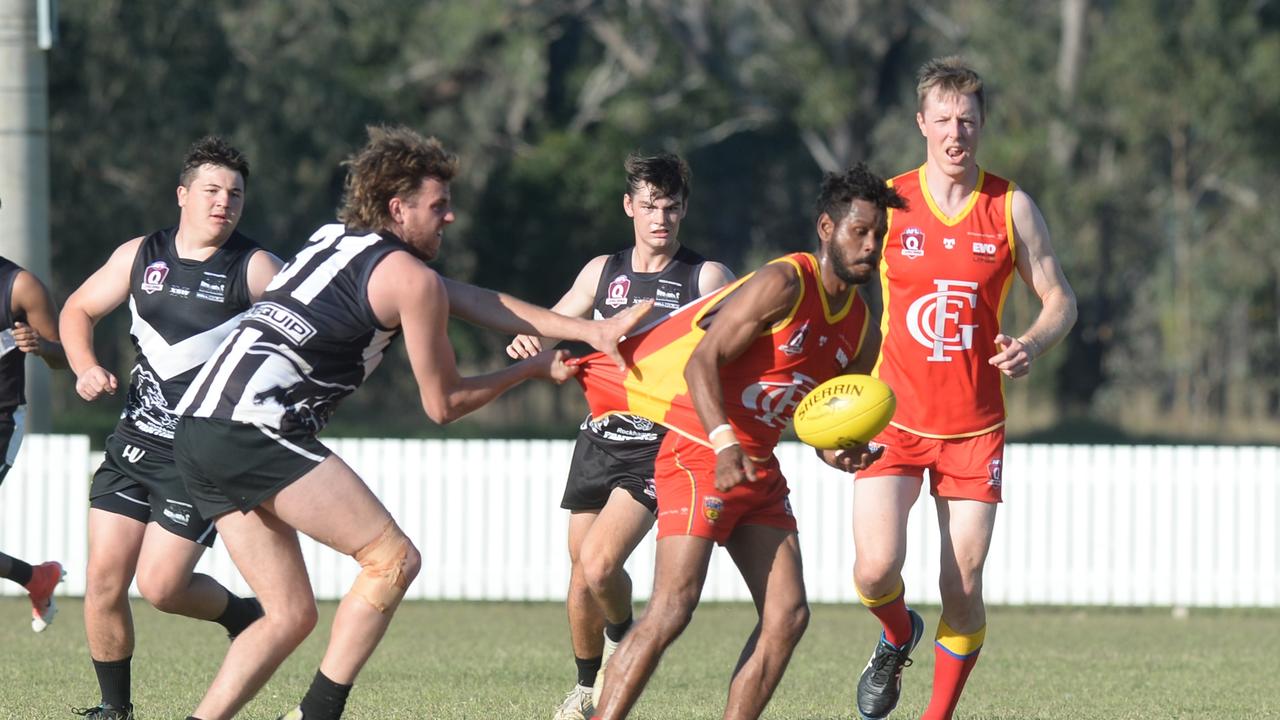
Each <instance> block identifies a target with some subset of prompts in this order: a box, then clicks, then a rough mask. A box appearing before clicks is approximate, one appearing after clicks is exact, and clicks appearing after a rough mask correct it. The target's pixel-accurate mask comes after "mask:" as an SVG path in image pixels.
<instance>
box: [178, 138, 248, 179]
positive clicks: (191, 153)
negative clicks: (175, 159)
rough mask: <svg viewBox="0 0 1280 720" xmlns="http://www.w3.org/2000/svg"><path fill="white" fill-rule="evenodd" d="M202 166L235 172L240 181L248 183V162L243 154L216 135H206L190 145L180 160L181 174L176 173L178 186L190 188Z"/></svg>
mask: <svg viewBox="0 0 1280 720" xmlns="http://www.w3.org/2000/svg"><path fill="white" fill-rule="evenodd" d="M204 165H216V166H218V167H224V168H227V169H228V170H235V171H236V172H238V173H240V178H241V179H242V180H244V181H245V182H248V181H249V161H248V160H247V159H245V156H244V153H242V152H240V151H239V150H237V149H236V148H235V147H233V146H232V145H231V143H229V142H227V141H226V140H223V139H222V138H221V137H219V136H217V135H206V136H204V137H202V138H200V139H199V140H197V141H195V142H194V143H191V147H190V148H188V149H187V156H186V157H185V158H183V160H182V172H180V173H178V184H179V185H181V186H183V187H191V181H192V180H194V179H195V177H196V171H198V170H199V169H200V168H201V167H202V166H204Z"/></svg>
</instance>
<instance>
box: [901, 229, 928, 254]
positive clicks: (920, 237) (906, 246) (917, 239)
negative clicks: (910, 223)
mask: <svg viewBox="0 0 1280 720" xmlns="http://www.w3.org/2000/svg"><path fill="white" fill-rule="evenodd" d="M901 238H902V254H903V255H905V256H907V257H909V258H911V259H912V260H915V259H916V258H918V257H923V256H924V231H923V230H921V229H920V228H915V227H910V228H907V229H906V230H903V231H902V235H901Z"/></svg>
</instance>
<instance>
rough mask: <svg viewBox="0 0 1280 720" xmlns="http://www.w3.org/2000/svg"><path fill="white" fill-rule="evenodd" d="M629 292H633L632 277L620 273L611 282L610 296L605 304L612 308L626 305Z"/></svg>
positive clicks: (605, 300)
mask: <svg viewBox="0 0 1280 720" xmlns="http://www.w3.org/2000/svg"><path fill="white" fill-rule="evenodd" d="M629 292H631V278H629V277H627V276H626V275H619V276H618V277H616V278H614V279H613V280H612V281H611V282H610V283H609V290H608V295H609V296H608V297H606V298H605V299H604V304H605V305H608V306H609V307H612V308H616V307H621V306H623V305H626V304H627V294H628V293H629Z"/></svg>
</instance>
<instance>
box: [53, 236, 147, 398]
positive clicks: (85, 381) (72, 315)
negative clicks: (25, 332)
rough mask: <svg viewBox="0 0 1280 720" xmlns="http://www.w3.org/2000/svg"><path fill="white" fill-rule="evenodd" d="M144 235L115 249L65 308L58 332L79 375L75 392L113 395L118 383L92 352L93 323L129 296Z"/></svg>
mask: <svg viewBox="0 0 1280 720" xmlns="http://www.w3.org/2000/svg"><path fill="white" fill-rule="evenodd" d="M141 244H142V238H140V237H138V238H134V239H132V240H130V241H129V242H127V243H125V244H123V245H121V246H120V247H118V248H116V250H115V252H113V253H111V257H110V258H109V259H108V260H107V262H106V264H104V265H103V266H102V267H100V268H98V270H97V272H95V273H93V274H92V275H90V276H89V278H88V279H87V280H85V281H84V282H83V283H82V284H81V285H80V287H79V288H77V289H76V291H75V292H73V293H71V297H69V298H67V304H66V305H65V306H63V308H62V315H61V318H60V319H59V321H58V332H59V334H60V335H61V337H62V347H63V349H64V350H66V354H67V362H68V363H69V364H70V365H71V371H72V372H74V373H75V374H76V393H78V394H79V395H80V397H82V398H84V399H85V400H95V399H97V398H98V397H100V396H101V395H102V394H103V393H107V394H108V395H114V394H115V392H116V388H117V387H118V386H119V382H118V381H117V380H116V376H115V375H112V374H111V373H110V372H108V371H107V370H106V369H105V368H103V367H102V366H101V365H99V364H98V356H97V354H95V353H94V351H93V326H94V325H96V324H97V322H98V320H100V319H102V317H103V316H105V315H106V314H107V313H109V312H111V311H112V310H115V309H116V308H117V307H119V306H120V305H121V303H123V302H124V301H125V300H126V299H128V297H129V276H130V273H131V271H132V269H133V259H134V257H135V256H136V255H137V254H138V247H139V246H140V245H141Z"/></svg>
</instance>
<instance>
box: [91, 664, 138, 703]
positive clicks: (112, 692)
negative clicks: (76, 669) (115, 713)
mask: <svg viewBox="0 0 1280 720" xmlns="http://www.w3.org/2000/svg"><path fill="white" fill-rule="evenodd" d="M132 661H133V656H132V655H130V656H129V657H127V658H125V659H123V660H109V661H106V662H104V661H102V660H94V661H93V671H94V672H95V673H97V675H98V688H99V689H100V690H102V702H104V703H106V704H108V705H113V706H115V707H118V708H122V707H128V706H129V693H130V680H129V664H130V663H131V662H132Z"/></svg>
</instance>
